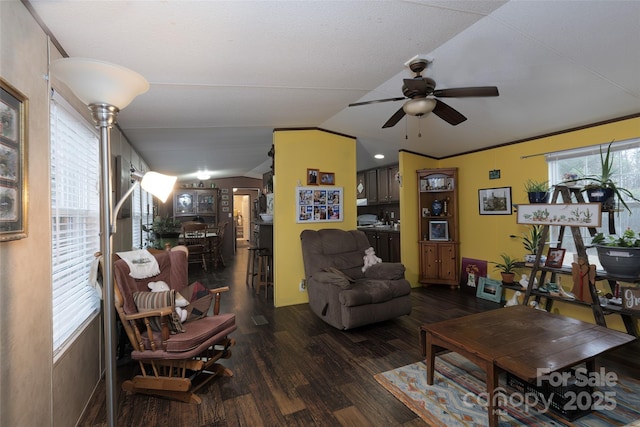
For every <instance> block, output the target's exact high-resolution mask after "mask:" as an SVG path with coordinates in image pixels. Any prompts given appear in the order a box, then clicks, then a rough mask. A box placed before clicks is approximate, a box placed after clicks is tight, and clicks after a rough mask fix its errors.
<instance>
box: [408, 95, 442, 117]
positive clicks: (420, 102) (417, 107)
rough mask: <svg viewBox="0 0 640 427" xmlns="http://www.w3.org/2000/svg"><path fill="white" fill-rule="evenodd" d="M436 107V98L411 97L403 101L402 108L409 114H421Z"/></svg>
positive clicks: (427, 112)
mask: <svg viewBox="0 0 640 427" xmlns="http://www.w3.org/2000/svg"><path fill="white" fill-rule="evenodd" d="M435 107H436V100H435V99H433V98H417V99H411V100H409V101H407V102H405V103H404V105H403V106H402V109H403V110H404V112H405V113H407V114H408V115H410V116H423V115H425V114H429V113H430V112H432V111H433V109H434V108H435Z"/></svg>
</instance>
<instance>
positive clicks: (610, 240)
mask: <svg viewBox="0 0 640 427" xmlns="http://www.w3.org/2000/svg"><path fill="white" fill-rule="evenodd" d="M591 243H592V244H594V245H601V246H615V247H618V248H640V232H639V233H637V234H636V232H635V231H633V230H632V229H630V228H627V229H626V230H625V231H624V233H622V236H620V237H618V236H614V235H612V236H607V237H604V234H602V233H598V234H596V235H595V236H593V238H592V239H591Z"/></svg>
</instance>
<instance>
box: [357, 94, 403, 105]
mask: <svg viewBox="0 0 640 427" xmlns="http://www.w3.org/2000/svg"><path fill="white" fill-rule="evenodd" d="M403 99H406V98H405V97H404V96H403V97H402V98H387V99H375V100H373V101H363V102H354V103H353V104H349V107H357V106H358V105H367V104H377V103H378V102H389V101H402V100H403Z"/></svg>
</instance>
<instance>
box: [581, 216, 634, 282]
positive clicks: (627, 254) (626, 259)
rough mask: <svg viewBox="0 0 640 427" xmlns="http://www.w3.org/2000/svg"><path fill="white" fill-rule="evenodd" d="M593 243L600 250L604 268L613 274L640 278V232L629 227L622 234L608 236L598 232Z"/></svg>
mask: <svg viewBox="0 0 640 427" xmlns="http://www.w3.org/2000/svg"><path fill="white" fill-rule="evenodd" d="M591 243H592V244H593V245H594V246H595V247H596V250H597V251H598V259H599V260H600V264H602V268H604V270H605V271H606V272H607V273H608V274H611V275H612V276H616V277H621V278H632V279H639V278H640V233H636V232H635V231H633V230H632V229H631V228H627V229H626V230H625V231H624V233H622V236H620V237H618V236H615V235H614V236H607V237H605V236H604V235H603V234H602V233H598V234H596V235H595V236H593V239H592V240H591Z"/></svg>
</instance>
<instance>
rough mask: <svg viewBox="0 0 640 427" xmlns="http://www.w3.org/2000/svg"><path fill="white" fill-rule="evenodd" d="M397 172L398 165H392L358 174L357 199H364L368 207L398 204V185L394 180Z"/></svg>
mask: <svg viewBox="0 0 640 427" xmlns="http://www.w3.org/2000/svg"><path fill="white" fill-rule="evenodd" d="M399 170H400V169H399V167H398V165H392V166H386V167H382V168H376V169H368V170H365V171H361V172H358V175H357V178H356V181H357V189H356V193H357V198H358V199H365V198H366V199H367V204H368V205H369V206H370V205H377V204H389V203H398V202H400V183H399V182H398V179H397V178H396V177H397V175H398V172H399Z"/></svg>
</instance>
